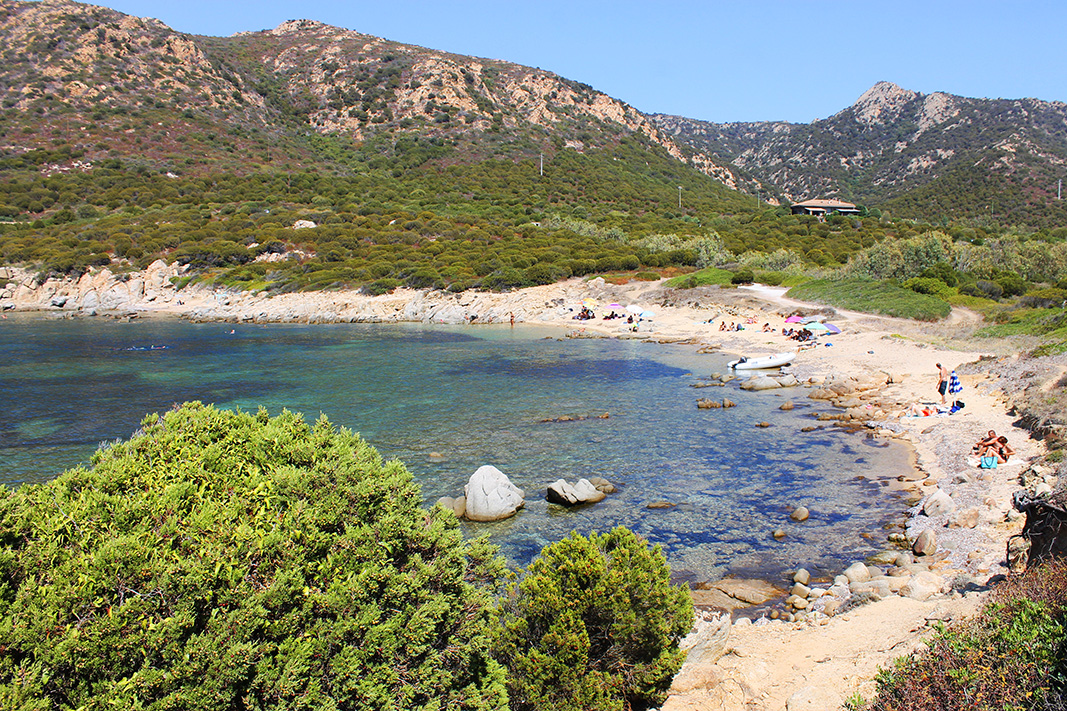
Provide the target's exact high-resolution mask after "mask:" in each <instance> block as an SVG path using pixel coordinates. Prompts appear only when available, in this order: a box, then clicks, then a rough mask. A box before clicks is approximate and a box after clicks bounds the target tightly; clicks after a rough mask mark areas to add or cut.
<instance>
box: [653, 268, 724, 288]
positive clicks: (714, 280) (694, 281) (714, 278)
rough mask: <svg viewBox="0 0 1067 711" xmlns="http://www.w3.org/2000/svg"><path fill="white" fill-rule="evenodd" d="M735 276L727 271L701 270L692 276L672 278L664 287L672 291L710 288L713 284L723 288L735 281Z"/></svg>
mask: <svg viewBox="0 0 1067 711" xmlns="http://www.w3.org/2000/svg"><path fill="white" fill-rule="evenodd" d="M733 276H734V275H733V272H729V271H727V270H725V269H717V268H715V267H708V268H707V269H701V270H700V271H698V272H693V273H692V274H683V275H682V276H676V277H671V278H670V279H668V280H667V281H666V282H664V286H668V287H670V288H672V289H695V288H696V287H698V286H709V285H712V284H717V285H719V286H723V285H726V284H729V283H730V280H731V279H733Z"/></svg>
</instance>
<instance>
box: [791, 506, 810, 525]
mask: <svg viewBox="0 0 1067 711" xmlns="http://www.w3.org/2000/svg"><path fill="white" fill-rule="evenodd" d="M808 516H809V513H808V510H807V509H806V508H804V507H803V506H798V507H796V508H795V509H793V513H791V514H789V518H791V519H793V520H794V521H797V522H800V521H807V520H808Z"/></svg>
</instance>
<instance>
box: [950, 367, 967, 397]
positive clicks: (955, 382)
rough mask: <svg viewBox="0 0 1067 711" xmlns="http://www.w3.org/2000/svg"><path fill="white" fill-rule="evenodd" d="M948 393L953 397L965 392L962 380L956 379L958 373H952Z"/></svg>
mask: <svg viewBox="0 0 1067 711" xmlns="http://www.w3.org/2000/svg"><path fill="white" fill-rule="evenodd" d="M948 391H949V393H951V394H953V395H957V394H959V393H962V392H963V384H962V383H961V382H960V379H959V378H958V377H956V371H952V375H951V376H950V377H949V379H948Z"/></svg>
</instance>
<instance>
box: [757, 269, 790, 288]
mask: <svg viewBox="0 0 1067 711" xmlns="http://www.w3.org/2000/svg"><path fill="white" fill-rule="evenodd" d="M755 281H757V282H759V283H760V284H766V285H767V286H778V285H779V284H781V283H782V282H783V281H785V274H783V273H782V272H756V275H755Z"/></svg>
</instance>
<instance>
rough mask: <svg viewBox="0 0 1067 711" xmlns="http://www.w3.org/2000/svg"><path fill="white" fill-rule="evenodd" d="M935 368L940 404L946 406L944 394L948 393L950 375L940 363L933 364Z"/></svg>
mask: <svg viewBox="0 0 1067 711" xmlns="http://www.w3.org/2000/svg"><path fill="white" fill-rule="evenodd" d="M935 365H936V366H937V392H938V393H939V394H940V395H941V404H942V405H947V404H948V402H946V400H945V393H946V392H948V379H949V377H950V376H951V373H949V372H948V368H946V367H945V366H943V365H941V364H940V363H936V364H935Z"/></svg>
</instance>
